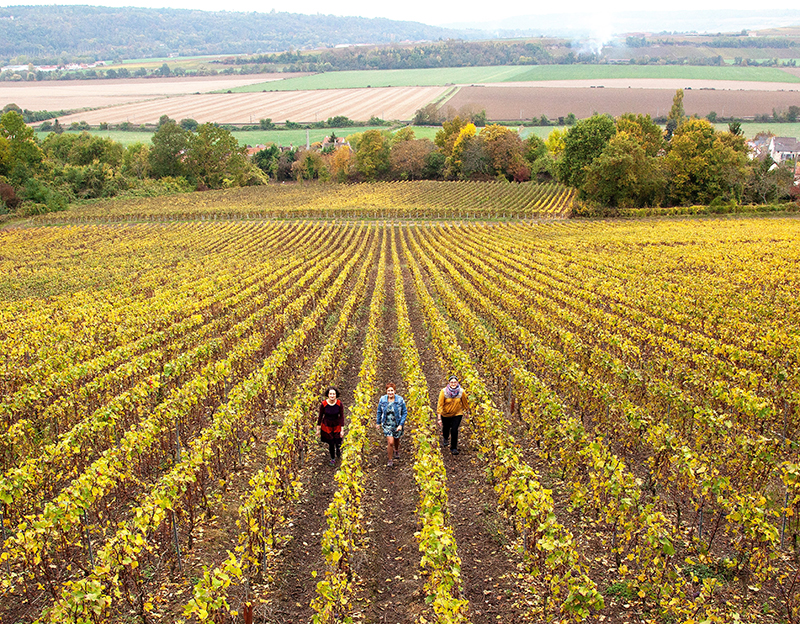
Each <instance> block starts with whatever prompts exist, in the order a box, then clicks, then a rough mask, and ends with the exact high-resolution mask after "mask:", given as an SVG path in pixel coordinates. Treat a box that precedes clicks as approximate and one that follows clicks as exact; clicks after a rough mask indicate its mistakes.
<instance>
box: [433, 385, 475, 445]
mask: <svg viewBox="0 0 800 624" xmlns="http://www.w3.org/2000/svg"><path fill="white" fill-rule="evenodd" d="M468 409H469V402H468V401H467V394H466V393H465V392H464V388H462V387H461V384H460V383H458V377H456V376H455V375H450V379H448V380H447V385H446V386H445V387H444V388H442V390H441V391H440V392H439V401H438V403H437V405H436V415H437V416H438V419H439V427H440V428H441V430H442V447H443V448H447V445H448V443H449V444H450V452H451V453H452V454H453V455H458V427H459V425H460V424H461V419H462V418H463V417H464V412H466V411H467V410H468Z"/></svg>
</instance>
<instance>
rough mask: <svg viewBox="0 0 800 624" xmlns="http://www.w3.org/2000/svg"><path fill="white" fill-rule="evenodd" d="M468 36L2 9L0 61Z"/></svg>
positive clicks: (161, 12)
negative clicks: (22, 58)
mask: <svg viewBox="0 0 800 624" xmlns="http://www.w3.org/2000/svg"><path fill="white" fill-rule="evenodd" d="M470 36H474V33H473V34H472V35H471V33H469V32H467V31H463V30H462V31H459V30H452V29H447V28H439V27H436V26H428V25H426V24H421V23H419V22H403V21H396V20H389V19H383V18H375V19H367V18H363V17H338V16H334V15H301V14H297V13H284V12H275V11H273V12H270V13H255V12H253V13H242V12H233V11H196V10H189V9H144V8H134V7H121V8H116V7H95V6H26V7H23V6H15V7H0V62H2V63H7V62H11V61H14V60H16V61H19V60H20V57H22V56H24V57H25V60H24V61H25V62H32V63H53V64H55V63H58V62H62V61H65V60H74V59H76V58H81V59H82V60H87V61H93V60H106V59H133V58H145V57H148V58H149V57H168V56H171V55H176V56H189V55H198V54H255V53H268V52H279V51H282V50H289V49H293V48H294V49H298V48H300V49H311V48H321V47H333V46H336V45H340V44H363V43H375V44H380V43H392V42H398V41H431V40H437V39H443V38H454V37H460V38H465V37H470Z"/></svg>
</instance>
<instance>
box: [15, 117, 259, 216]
mask: <svg viewBox="0 0 800 624" xmlns="http://www.w3.org/2000/svg"><path fill="white" fill-rule="evenodd" d="M7 108H8V107H7ZM267 181H268V180H267V177H266V176H265V175H264V173H263V172H262V171H261V169H259V168H258V167H257V166H255V165H254V164H253V163H252V162H251V161H250V159H249V158H248V157H247V150H246V148H244V147H242V146H240V145H239V143H238V141H237V140H236V138H235V137H234V136H233V135H232V134H231V133H230V131H229V130H227V129H225V128H221V127H219V126H217V125H215V124H210V123H208V124H197V125H195V126H194V129H192V130H190V129H186V128H184V127H182V126H180V125H179V124H178V123H177V122H176V121H175V120H173V119H169V118H168V117H166V116H163V117H162V118H161V121H160V126H159V129H158V131H157V132H156V133H155V134H154V135H153V138H152V140H151V144H149V145H148V144H145V143H134V144H132V145H129V146H127V147H125V146H123V145H122V144H121V143H119V142H117V141H114V140H112V139H109V138H105V137H99V136H95V135H92V134H90V133H88V132H85V131H84V132H80V133H72V132H69V133H67V132H64V133H59V132H51V133H50V134H48V135H47V137H46V138H45V139H44V140H42V141H40V140H38V139H37V138H36V136H35V134H34V132H33V129H31V128H30V127H29V126H27V125H26V124H25V122H24V119H23V117H22V115H21V114H19V113H18V112H17V111H16V110H6V111H5V112H4V113H3V115H2V117H0V213H3V212H16V213H19V214H25V215H29V214H38V213H42V212H50V211H54V210H63V209H65V208H66V207H67V206H68V205H69V204H70V203H72V202H75V201H78V200H84V199H97V198H103V197H114V196H117V195H133V196H136V195H139V196H146V195H158V194H167V193H175V192H188V191H193V190H205V189H212V188H225V187H231V186H246V185H253V184H265V183H266V182H267Z"/></svg>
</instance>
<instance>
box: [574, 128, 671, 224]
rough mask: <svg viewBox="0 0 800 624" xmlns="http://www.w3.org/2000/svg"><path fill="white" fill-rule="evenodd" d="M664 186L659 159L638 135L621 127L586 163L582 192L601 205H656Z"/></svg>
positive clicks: (661, 199) (659, 200) (663, 194)
mask: <svg viewBox="0 0 800 624" xmlns="http://www.w3.org/2000/svg"><path fill="white" fill-rule="evenodd" d="M660 134H661V133H660V132H659V136H660ZM665 190H666V177H665V175H664V172H663V167H662V165H661V160H660V159H659V158H658V157H657V156H655V155H652V156H651V155H650V154H648V150H647V147H646V146H645V145H643V144H642V141H641V139H640V137H638V136H636V135H634V134H631V133H628V132H625V131H623V132H618V133H617V134H615V135H614V136H613V137H611V140H610V141H609V142H608V145H606V147H605V149H603V152H602V153H601V154H600V156H598V157H597V158H595V159H594V160H593V161H592V162H591V164H589V165H588V166H587V167H586V178H585V180H584V184H583V187H582V188H581V195H582V196H583V197H585V198H588V199H591V200H593V201H595V202H597V203H599V204H601V205H603V206H611V207H622V208H629V207H634V206H654V205H659V204H661V202H662V201H663V199H664V196H665Z"/></svg>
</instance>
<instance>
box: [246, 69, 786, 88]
mask: <svg viewBox="0 0 800 624" xmlns="http://www.w3.org/2000/svg"><path fill="white" fill-rule="evenodd" d="M613 78H678V79H685V80H739V81H741V80H746V81H754V82H787V83H797V82H800V77H798V76H794V75H792V74H789V73H787V72H785V71H783V70H781V69H778V68H775V67H729V66H723V67H705V66H704V67H692V66H682V65H664V66H661V65H658V66H656V65H536V66H530V65H521V66H516V65H515V66H499V67H455V68H435V69H387V70H373V71H342V72H327V73H324V74H313V75H311V76H299V77H296V78H288V79H286V80H281V81H279V82H268V83H260V84H254V85H248V86H244V87H238V88H236V89H231V91H233V92H236V93H247V92H254V91H299V90H313V89H355V88H363V87H413V86H436V85H446V84H485V83H490V82H532V81H538V80H608V79H613Z"/></svg>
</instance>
